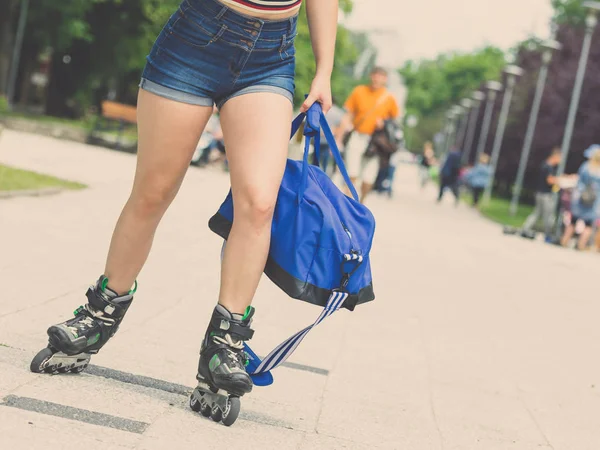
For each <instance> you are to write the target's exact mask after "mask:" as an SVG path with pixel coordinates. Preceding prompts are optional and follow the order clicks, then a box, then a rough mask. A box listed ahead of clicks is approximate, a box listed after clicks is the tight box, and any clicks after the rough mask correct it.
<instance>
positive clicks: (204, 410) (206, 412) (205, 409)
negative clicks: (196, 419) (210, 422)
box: [200, 402, 212, 417]
mask: <svg viewBox="0 0 600 450" xmlns="http://www.w3.org/2000/svg"><path fill="white" fill-rule="evenodd" d="M200 414H202V415H203V416H204V417H210V415H211V414H212V408H211V407H210V405H209V404H208V403H206V402H204V403H202V404H201V406H200Z"/></svg>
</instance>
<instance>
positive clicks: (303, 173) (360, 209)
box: [209, 103, 375, 310]
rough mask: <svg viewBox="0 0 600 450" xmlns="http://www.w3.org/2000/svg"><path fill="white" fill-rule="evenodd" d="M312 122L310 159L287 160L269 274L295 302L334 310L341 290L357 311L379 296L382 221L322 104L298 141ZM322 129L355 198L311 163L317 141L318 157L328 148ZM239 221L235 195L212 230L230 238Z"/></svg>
mask: <svg viewBox="0 0 600 450" xmlns="http://www.w3.org/2000/svg"><path fill="white" fill-rule="evenodd" d="M305 117H306V124H305V127H304V135H305V137H306V139H305V149H304V159H303V161H296V160H291V159H288V161H287V166H286V169H285V174H284V176H283V180H282V183H281V188H280V190H279V196H278V198H277V204H276V207H275V212H274V216H273V225H272V233H271V247H270V250H269V256H268V259H267V264H266V266H265V274H266V275H267V276H268V277H269V278H270V279H271V280H272V281H273V282H274V283H275V284H276V285H277V286H279V287H280V288H281V289H282V290H283V291H284V292H286V293H287V294H288V295H289V296H290V297H292V298H296V299H299V300H304V301H306V302H309V303H313V304H315V305H319V306H326V305H327V302H328V300H329V299H330V297H331V294H332V292H333V291H336V290H339V291H343V292H345V293H347V294H348V295H347V298H346V299H345V301H344V304H343V307H344V308H347V309H349V310H353V309H354V307H355V306H356V305H358V304H361V303H365V302H368V301H370V300H373V299H374V298H375V295H374V293H373V282H372V278H371V266H370V262H369V252H370V251H371V245H372V242H373V235H374V232H375V219H374V217H373V214H371V212H370V211H369V210H368V209H367V208H366V207H365V206H364V205H361V204H360V203H359V201H358V195H357V193H356V190H355V189H354V186H353V185H352V182H351V181H350V178H349V177H348V173H347V171H346V167H345V165H344V163H343V161H342V157H341V155H340V152H339V150H338V148H337V144H336V142H335V139H334V137H333V134H332V132H331V129H330V128H329V125H328V124H327V121H326V119H325V116H324V114H323V112H322V109H321V106H320V104H318V103H315V104H314V105H313V106H312V107H311V108H310V109H309V111H308V112H307V113H306V114H300V115H299V116H298V117H297V118H296V119H295V120H294V122H293V123H292V136H294V135H295V134H296V132H297V130H298V128H299V127H300V125H301V124H302V122H303V121H304V119H305ZM321 128H322V130H323V134H324V135H325V138H326V139H327V143H328V144H329V148H330V150H331V153H332V155H333V157H334V159H335V162H336V163H337V166H338V169H339V170H340V172H341V174H342V176H343V178H344V180H345V182H346V184H347V185H348V187H349V188H350V191H351V193H352V197H353V198H349V197H347V196H346V195H344V194H343V193H342V192H341V191H340V190H339V189H338V188H337V186H335V184H334V183H333V182H332V181H331V180H330V178H329V177H328V176H327V175H326V174H325V173H324V172H323V171H322V170H321V169H320V168H319V167H317V166H314V165H310V164H309V162H308V159H309V150H310V142H311V140H314V144H315V145H314V148H315V151H317V152H318V149H319V147H320V130H321ZM317 156H318V155H317ZM317 161H318V158H317ZM233 215H234V208H233V199H232V196H231V191H230V192H229V195H227V198H226V199H225V202H224V203H223V204H222V205H221V207H220V209H219V211H218V213H217V214H216V215H214V216H213V217H212V218H211V219H210V221H209V227H210V229H211V230H212V231H214V232H215V233H217V234H218V235H219V236H221V237H222V238H223V239H225V240H227V237H228V236H229V231H230V230H231V224H232V222H233Z"/></svg>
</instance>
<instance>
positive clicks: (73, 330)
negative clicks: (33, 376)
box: [30, 276, 137, 374]
mask: <svg viewBox="0 0 600 450" xmlns="http://www.w3.org/2000/svg"><path fill="white" fill-rule="evenodd" d="M107 285H108V278H106V277H105V276H101V277H100V278H99V279H98V281H97V282H96V284H95V285H93V286H90V288H89V289H88V291H87V293H86V296H87V299H88V303H87V304H86V305H84V306H80V307H79V308H77V309H76V310H75V311H74V312H73V314H74V315H75V317H74V318H72V319H69V320H67V321H66V322H62V323H59V324H57V325H53V326H51V327H50V328H48V346H47V347H46V348H44V349H43V350H41V351H40V352H39V353H38V354H37V355H36V356H35V357H34V358H33V360H32V361H31V366H30V370H31V371H32V372H34V373H42V372H45V373H51V374H56V373H66V372H73V373H80V372H82V371H83V370H85V368H86V367H87V366H88V364H89V362H90V358H91V355H94V354H96V353H98V351H99V350H100V349H101V348H102V347H103V346H104V344H106V343H107V342H108V340H109V339H110V338H111V337H113V336H114V334H115V333H116V332H117V330H118V328H119V325H120V324H121V321H122V320H123V317H124V316H125V313H126V312H127V309H128V308H129V306H130V305H131V302H132V301H133V294H134V292H135V288H134V289H133V290H132V291H130V292H129V293H128V294H125V295H118V294H117V293H116V292H114V291H112V290H111V289H110V288H108V286H107ZM136 287H137V285H136Z"/></svg>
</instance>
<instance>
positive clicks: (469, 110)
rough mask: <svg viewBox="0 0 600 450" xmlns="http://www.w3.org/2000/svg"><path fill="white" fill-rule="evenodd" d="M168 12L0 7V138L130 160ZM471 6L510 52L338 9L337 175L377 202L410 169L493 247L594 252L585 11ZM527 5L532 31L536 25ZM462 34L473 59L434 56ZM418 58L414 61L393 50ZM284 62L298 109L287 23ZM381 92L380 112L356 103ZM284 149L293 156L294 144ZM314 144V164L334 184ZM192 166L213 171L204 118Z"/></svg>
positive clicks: (471, 24)
mask: <svg viewBox="0 0 600 450" xmlns="http://www.w3.org/2000/svg"><path fill="white" fill-rule="evenodd" d="M178 3H179V0H127V1H122V0H94V1H89V0H66V1H63V2H55V1H51V0H36V1H29V0H3V1H2V2H0V121H1V123H3V124H4V126H6V127H13V128H20V129H26V130H28V131H39V132H44V133H46V134H52V135H54V136H60V137H64V138H68V139H75V140H84V141H86V142H90V143H94V144H100V145H105V146H108V147H112V148H118V149H121V150H126V151H135V140H136V137H135V136H136V133H135V123H136V119H135V102H136V96H137V89H138V83H139V77H140V72H141V69H142V68H143V66H144V63H145V56H146V54H147V52H148V50H149V49H150V47H151V46H152V43H153V40H154V39H155V37H156V35H157V34H158V33H159V31H160V29H161V27H162V26H163V25H164V23H165V22H166V20H167V19H168V17H169V15H170V14H171V13H172V12H173V11H175V9H176V8H177V6H178ZM485 3H486V2H478V4H479V6H478V8H481V9H479V10H478V11H479V13H483V14H485V13H486V12H488V13H489V15H490V16H493V15H494V14H496V13H495V12H494V11H496V10H497V9H498V8H501V10H502V12H503V15H502V16H501V17H502V19H500V18H498V20H503V21H506V23H504V24H502V23H498V24H497V28H498V29H500V30H502V29H503V28H504V30H505V32H504V35H506V36H507V39H508V40H509V41H510V45H507V43H506V42H504V41H503V42H502V43H498V44H496V43H494V42H489V39H481V38H477V36H475V30H480V29H482V28H485V27H486V26H487V25H485V26H479V25H481V23H485V24H488V23H490V20H491V21H493V20H494V17H487V19H486V21H485V22H483V19H482V20H480V21H479V22H481V23H479V22H478V20H479V19H478V18H477V17H476V15H475V14H472V13H470V12H469V11H468V10H465V12H464V20H463V19H462V18H461V17H462V16H461V14H463V13H460V12H458V11H455V12H454V14H453V16H452V17H448V20H447V21H446V22H448V21H449V22H450V26H453V28H450V31H448V30H445V31H444V30H442V28H441V27H442V25H441V23H442V22H441V19H443V17H440V20H434V18H433V17H432V16H437V15H439V16H443V15H444V14H445V13H444V12H443V11H436V7H433V6H432V10H431V11H429V14H428V15H419V14H417V13H416V12H415V11H413V9H411V8H408V7H407V8H405V9H406V11H404V12H403V11H402V10H403V8H404V6H398V5H396V4H395V3H393V2H392V3H391V2H389V1H386V0H380V1H379V2H366V1H361V0H354V1H353V0H341V1H340V23H339V27H338V39H337V45H336V61H335V70H334V73H333V78H332V89H333V96H334V102H335V106H334V108H333V109H332V111H331V112H330V115H329V118H330V122H331V124H332V127H333V128H334V131H335V134H336V140H337V144H338V145H339V146H340V147H341V149H342V151H344V152H345V158H346V163H347V164H348V165H349V166H352V167H355V168H354V169H352V170H351V171H352V172H353V173H351V174H350V175H351V177H352V178H353V179H354V181H357V182H359V181H362V186H361V188H362V189H361V193H362V197H363V200H364V199H365V198H366V196H367V195H368V194H369V193H370V192H371V191H372V190H375V191H377V192H380V193H384V194H386V195H388V196H391V195H392V193H393V185H394V172H395V167H396V166H397V165H398V164H401V163H407V162H410V163H414V164H415V166H416V167H417V170H419V173H420V180H421V184H422V186H423V187H425V186H427V184H428V183H430V182H431V183H438V185H439V189H438V190H437V192H438V200H439V201H441V200H442V199H443V197H444V195H445V192H446V191H451V192H452V193H453V194H454V196H455V199H456V201H457V203H460V202H462V201H463V200H464V201H465V202H468V203H472V204H473V206H475V207H477V208H479V209H480V211H481V213H482V214H484V215H486V216H488V217H490V218H492V219H493V220H496V221H498V222H501V223H503V224H504V225H505V228H504V230H505V232H506V233H507V234H519V235H521V236H523V237H526V238H534V237H536V232H541V234H540V236H543V238H544V240H545V241H546V242H548V243H553V244H559V245H565V246H574V247H575V248H578V249H580V250H585V249H594V248H595V249H598V247H600V238H599V237H597V236H598V232H597V230H598V226H599V221H598V219H599V217H600V151H599V149H600V147H598V146H597V144H600V127H599V126H598V125H599V124H600V108H599V107H598V100H599V98H600V97H599V96H600V78H599V77H598V76H596V74H597V73H598V72H599V71H600V32H596V31H597V30H596V29H597V23H598V18H600V3H599V2H594V1H582V0H535V2H534V1H533V0H532V2H531V5H529V4H528V6H527V5H522V6H519V5H518V3H519V2H517V3H515V4H514V5H513V4H512V3H511V4H510V5H508V3H507V5H506V6H505V7H502V5H495V4H494V5H493V4H492V3H491V2H490V3H489V5H486V4H485ZM513 3H514V2H513ZM534 3H535V4H536V5H538V6H537V7H540V8H544V9H543V10H544V11H547V17H542V18H540V17H538V16H539V14H537V13H536V12H535V11H536V10H535V9H532V8H533V7H532V5H533V4H534ZM542 3H543V4H544V5H542ZM540 5H542V6H540ZM416 7H417V6H415V8H416ZM440 8H442V6H440ZM392 9H393V11H392ZM540 11H541V10H540ZM438 12H439V14H438ZM388 13H389V14H388ZM397 13H398V14H403V17H402V18H399V17H398V16H397V15H396V14H397ZM504 13H505V14H504ZM527 15H529V16H531V17H535V18H536V22H535V24H536V25H535V27H532V29H531V30H530V31H528V32H527V31H526V32H523V33H521V38H520V40H519V39H518V38H513V36H514V33H513V34H510V33H509V29H510V23H509V22H510V21H511V17H514V18H515V21H517V18H519V17H521V18H522V17H525V16H527ZM407 16H408V17H407ZM529 16H527V17H529ZM394 17H396V19H394ZM480 17H483V16H480ZM527 17H525V19H524V20H529V19H528V18H527ZM413 23H414V24H416V25H414V27H413V26H412V25H411V24H413ZM452 23H454V25H452ZM478 24H479V25H478ZM406 29H410V30H411V31H410V33H408V34H409V37H408V38H407V37H406V35H407V34H406V33H404V34H402V31H405V30H406ZM466 29H471V30H472V33H473V36H472V37H471V41H469V42H476V45H472V48H469V49H459V50H449V49H448V46H449V45H452V44H448V43H447V42H446V41H448V42H454V41H453V39H452V38H453V37H455V35H458V34H461V33H463V34H465V33H466V35H468V32H465V31H464V30H466ZM415 30H418V32H415ZM460 30H462V31H460ZM399 33H400V35H402V36H403V38H402V40H401V42H402V45H399V44H398V42H399V41H398V39H399V38H398V36H399ZM444 33H446V34H444ZM500 33H502V31H500ZM445 36H446V37H445ZM457 42H458V41H457ZM420 43H421V44H423V43H425V44H427V45H426V47H427V48H428V49H430V50H428V52H425V51H423V52H421V53H419V52H416V51H413V52H411V51H409V50H407V49H410V48H411V47H415V48H417V47H418V44H420ZM425 44H423V45H424V46H425ZM296 49H297V51H296V55H297V73H296V97H295V102H296V105H297V106H299V105H300V103H301V102H302V100H303V98H304V94H305V93H306V92H308V90H309V87H310V83H311V81H312V75H313V73H314V68H315V64H314V60H313V56H312V50H311V46H310V38H309V34H308V25H307V23H306V19H305V16H304V14H303V13H302V14H301V20H300V25H299V29H298V36H297V38H296ZM431 49H433V50H431ZM436 49H437V54H433V55H432V54H431V52H432V51H436ZM386 86H387V87H386ZM361 87H362V88H364V89H363V91H361V89H362V88H361ZM365 89H366V90H365ZM382 89H383V90H382ZM383 91H385V92H386V94H385V96H383V97H386V98H383V99H382V98H379V97H380V96H379V94H378V95H371V97H369V95H370V94H369V95H364V93H365V92H367V93H374V92H375V93H380V92H383ZM361 92H363V93H362V94H361ZM388 93H389V97H390V99H388V98H387V95H388ZM357 98H358V100H357ZM380 101H381V102H382V103H381V104H380V103H379V102H380ZM371 110H373V111H371ZM370 116H372V117H370ZM293 142H295V143H296V145H297V147H298V148H301V136H299V138H298V139H297V140H296V141H293ZM322 143H323V148H322V149H319V150H320V152H318V153H319V155H320V159H321V161H320V162H321V163H322V165H323V167H324V168H325V170H326V171H328V173H330V174H331V175H332V176H335V174H336V166H335V163H334V162H333V161H332V160H331V158H330V157H329V152H328V148H327V143H326V142H325V141H324V140H323V142H322ZM293 147H294V145H292V148H293ZM354 147H356V148H357V149H358V150H356V151H355V150H352V149H353V148H354ZM292 151H293V149H292ZM296 151H298V149H296ZM351 154H352V155H354V154H357V155H358V157H356V158H355V156H351ZM351 160H352V161H354V160H356V161H355V162H352V161H351ZM365 160H368V161H367V162H368V164H362V163H364V162H365ZM369 161H370V162H369ZM192 164H194V165H198V166H214V165H216V167H223V168H224V169H226V168H227V161H226V149H225V145H224V141H223V136H222V133H221V130H220V126H219V119H218V111H215V114H214V117H213V120H212V121H211V123H210V124H209V126H208V127H207V130H206V132H205V133H204V134H203V136H202V138H201V139H200V142H199V143H198V149H197V151H196V153H195V155H194V157H193V159H192ZM363 166H366V167H363ZM359 179H362V180H359Z"/></svg>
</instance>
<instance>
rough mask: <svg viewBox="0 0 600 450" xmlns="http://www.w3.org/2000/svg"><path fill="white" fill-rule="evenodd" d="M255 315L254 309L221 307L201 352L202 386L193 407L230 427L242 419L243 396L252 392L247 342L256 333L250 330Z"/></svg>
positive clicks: (192, 404) (194, 396)
mask: <svg viewBox="0 0 600 450" xmlns="http://www.w3.org/2000/svg"><path fill="white" fill-rule="evenodd" d="M253 315H254V308H253V307H251V306H249V307H248V308H247V309H246V313H245V314H244V315H242V314H232V313H230V312H229V311H228V310H227V309H226V308H225V307H223V306H222V305H217V306H216V307H215V309H214V312H213V315H212V317H211V319H210V323H209V325H208V329H207V330H206V335H205V337H204V341H203V342H202V348H201V350H200V362H199V363H198V375H197V376H196V379H197V380H198V386H196V388H195V389H194V391H193V392H192V395H191V397H190V407H191V408H192V410H194V411H196V412H199V413H200V414H202V415H203V416H204V417H210V418H212V420H214V421H215V422H223V424H224V425H226V426H231V425H233V423H234V422H235V421H236V419H237V418H238V415H239V413H240V407H241V403H240V397H242V396H243V395H244V394H247V393H248V392H250V391H251V390H252V379H251V378H250V375H248V373H247V372H246V365H247V363H248V355H247V354H246V352H245V351H244V342H245V341H247V340H249V339H251V338H252V335H253V334H254V331H253V330H252V329H251V328H250V324H251V323H252V316H253Z"/></svg>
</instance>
